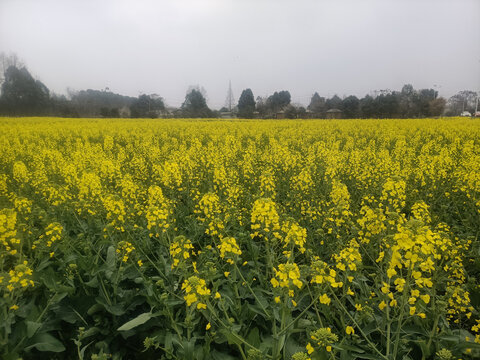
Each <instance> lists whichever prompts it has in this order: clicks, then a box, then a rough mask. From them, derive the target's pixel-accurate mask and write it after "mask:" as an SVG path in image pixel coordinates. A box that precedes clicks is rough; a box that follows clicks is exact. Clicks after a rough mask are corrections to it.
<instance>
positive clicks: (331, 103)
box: [325, 95, 342, 110]
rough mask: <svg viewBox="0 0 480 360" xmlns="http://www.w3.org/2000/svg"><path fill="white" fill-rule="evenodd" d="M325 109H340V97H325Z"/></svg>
mask: <svg viewBox="0 0 480 360" xmlns="http://www.w3.org/2000/svg"><path fill="white" fill-rule="evenodd" d="M325 105H326V108H327V110H330V109H339V110H342V99H340V98H339V97H338V95H333V97H332V98H330V99H327V101H326V102H325Z"/></svg>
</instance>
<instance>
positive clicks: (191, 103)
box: [181, 89, 213, 118]
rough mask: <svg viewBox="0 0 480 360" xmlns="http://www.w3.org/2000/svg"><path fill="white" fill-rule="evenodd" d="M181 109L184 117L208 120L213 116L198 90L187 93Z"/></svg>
mask: <svg viewBox="0 0 480 360" xmlns="http://www.w3.org/2000/svg"><path fill="white" fill-rule="evenodd" d="M181 109H182V115H183V116H184V117H190V118H208V117H212V116H213V112H212V110H210V109H209V108H208V106H207V101H206V99H205V97H204V95H203V94H202V93H201V91H200V90H198V89H192V90H191V91H190V92H188V93H187V95H186V96H185V101H184V102H183V104H182V107H181Z"/></svg>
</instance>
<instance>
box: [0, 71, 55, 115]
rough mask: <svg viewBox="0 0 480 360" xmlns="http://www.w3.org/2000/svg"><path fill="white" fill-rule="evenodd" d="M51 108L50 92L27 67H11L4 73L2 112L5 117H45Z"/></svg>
mask: <svg viewBox="0 0 480 360" xmlns="http://www.w3.org/2000/svg"><path fill="white" fill-rule="evenodd" d="M49 107H50V92H49V90H48V88H47V87H46V86H45V85H44V84H43V83H42V82H41V81H39V80H35V79H34V78H33V77H32V75H30V73H29V72H28V70H27V69H26V68H25V67H22V68H17V67H16V66H13V65H12V66H9V67H8V68H7V69H6V70H5V72H4V81H3V84H2V95H1V97H0V112H1V113H3V114H5V115H15V116H22V115H45V114H47V113H48V111H49Z"/></svg>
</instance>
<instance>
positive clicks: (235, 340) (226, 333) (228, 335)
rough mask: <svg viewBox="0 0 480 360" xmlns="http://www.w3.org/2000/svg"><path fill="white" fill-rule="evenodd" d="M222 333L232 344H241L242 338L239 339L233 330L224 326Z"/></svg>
mask: <svg viewBox="0 0 480 360" xmlns="http://www.w3.org/2000/svg"><path fill="white" fill-rule="evenodd" d="M220 333H221V334H222V335H224V336H225V337H226V338H227V341H228V343H229V344H230V345H241V344H242V342H241V341H240V339H238V338H237V337H236V336H235V335H234V334H233V332H232V331H231V330H229V329H225V328H223V329H221V330H220Z"/></svg>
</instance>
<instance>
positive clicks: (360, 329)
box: [330, 288, 388, 360]
mask: <svg viewBox="0 0 480 360" xmlns="http://www.w3.org/2000/svg"><path fill="white" fill-rule="evenodd" d="M330 291H331V293H332V295H333V297H334V298H335V300H336V301H337V303H338V304H339V305H340V307H341V308H342V310H343V312H344V313H345V314H347V316H348V317H349V318H350V320H351V321H352V322H353V324H354V325H355V327H356V328H357V329H358V331H359V332H360V334H362V336H363V337H364V339H365V341H366V342H367V343H368V345H369V346H370V347H371V348H372V349H373V350H374V351H375V352H376V353H377V354H378V355H379V356H380V357H381V358H382V359H385V360H388V358H387V357H386V356H385V355H383V354H382V353H381V352H380V351H379V350H378V349H377V347H376V346H375V344H374V343H372V342H371V341H370V339H369V338H368V337H367V335H366V334H365V333H364V332H363V330H362V328H361V327H360V326H359V325H358V323H357V322H356V321H355V319H354V318H353V316H352V315H350V312H348V310H347V309H346V308H345V307H344V306H343V304H342V303H341V302H340V300H339V299H338V297H337V295H335V292H334V291H333V289H331V288H330Z"/></svg>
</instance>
